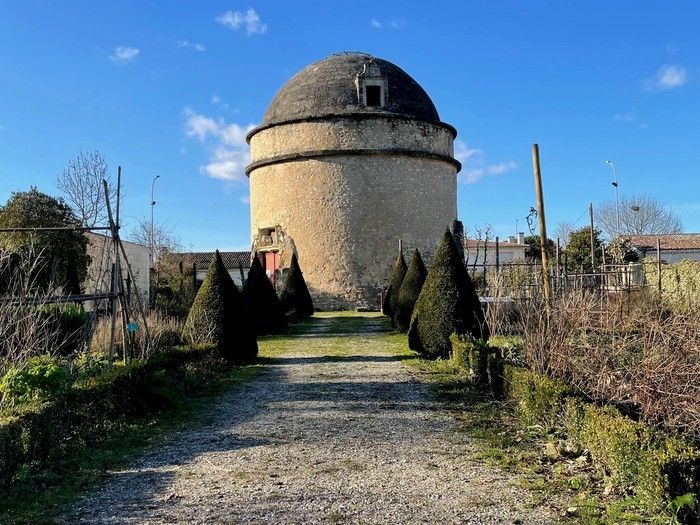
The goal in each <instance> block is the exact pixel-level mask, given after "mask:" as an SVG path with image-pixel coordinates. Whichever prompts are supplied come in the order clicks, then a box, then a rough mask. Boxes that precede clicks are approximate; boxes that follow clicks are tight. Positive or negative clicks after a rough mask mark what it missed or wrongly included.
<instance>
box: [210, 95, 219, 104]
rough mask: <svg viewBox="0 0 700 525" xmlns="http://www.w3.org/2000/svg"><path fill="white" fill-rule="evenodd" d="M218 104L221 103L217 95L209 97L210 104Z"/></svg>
mask: <svg viewBox="0 0 700 525" xmlns="http://www.w3.org/2000/svg"><path fill="white" fill-rule="evenodd" d="M219 102H221V99H220V98H219V95H217V94H216V93H214V94H213V95H212V96H211V103H212V104H218V103H219Z"/></svg>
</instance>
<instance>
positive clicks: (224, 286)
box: [183, 250, 258, 365]
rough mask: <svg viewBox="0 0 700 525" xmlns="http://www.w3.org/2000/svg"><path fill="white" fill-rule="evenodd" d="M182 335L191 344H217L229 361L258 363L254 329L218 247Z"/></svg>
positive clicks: (232, 362) (237, 363) (220, 351)
mask: <svg viewBox="0 0 700 525" xmlns="http://www.w3.org/2000/svg"><path fill="white" fill-rule="evenodd" d="M183 338H184V339H185V340H186V341H187V342H188V343H190V344H198V343H209V344H213V345H215V346H216V348H217V349H218V351H219V353H220V354H221V355H222V356H223V357H224V359H226V361H227V362H228V363H229V364H232V365H240V364H245V363H252V362H255V357H256V356H257V354H258V344H257V342H256V340H255V332H254V329H253V326H251V324H250V322H249V320H248V318H247V315H246V313H245V310H244V307H243V300H242V299H241V294H240V292H239V291H238V288H236V285H235V284H233V281H232V280H231V276H230V275H229V274H228V272H227V271H226V268H225V267H224V263H223V262H222V260H221V254H219V251H218V250H217V251H216V253H215V254H214V258H213V259H212V262H211V264H210V266H209V270H208V271H207V275H206V277H205V278H204V282H203V283H202V286H201V287H200V288H199V291H198V292H197V297H195V299H194V303H193V304H192V308H190V313H189V315H188V316H187V321H185V326H184V329H183Z"/></svg>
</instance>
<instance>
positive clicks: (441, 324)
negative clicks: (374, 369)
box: [408, 230, 489, 359]
mask: <svg viewBox="0 0 700 525" xmlns="http://www.w3.org/2000/svg"><path fill="white" fill-rule="evenodd" d="M452 332H455V333H457V335H471V336H472V337H473V338H474V339H477V340H483V341H484V343H485V342H486V341H488V338H489V328H488V325H487V323H486V320H485V319H484V311H483V310H482V308H481V303H480V302H479V296H478V295H477V294H476V290H475V289H474V285H473V283H472V281H471V279H470V278H469V274H468V273H467V269H466V268H465V266H464V263H463V262H462V260H461V258H460V256H459V252H458V251H457V246H456V245H455V242H454V239H453V238H452V234H451V233H450V231H449V230H446V231H445V235H444V236H443V240H442V243H441V244H440V247H439V248H438V250H437V252H436V253H435V257H434V258H433V263H432V266H431V267H430V271H429V272H428V275H427V277H426V279H425V283H424V284H423V289H422V290H421V292H420V295H419V296H418V300H417V301H416V305H415V307H414V309H413V316H412V317H411V323H410V326H409V330H408V345H409V347H410V348H411V349H412V350H415V351H417V352H419V353H421V354H423V355H424V356H425V357H428V358H431V359H434V358H437V357H445V358H446V357H449V355H450V352H451V344H450V334H452Z"/></svg>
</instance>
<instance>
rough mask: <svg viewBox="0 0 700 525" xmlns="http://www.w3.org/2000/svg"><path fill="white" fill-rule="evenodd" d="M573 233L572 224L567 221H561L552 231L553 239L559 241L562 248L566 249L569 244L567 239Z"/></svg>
mask: <svg viewBox="0 0 700 525" xmlns="http://www.w3.org/2000/svg"><path fill="white" fill-rule="evenodd" d="M573 231H574V225H573V224H571V223H570V222H569V221H561V222H560V223H559V224H557V227H556V228H555V229H554V238H555V239H559V241H560V242H561V244H562V246H564V247H565V248H566V245H567V244H569V238H570V237H571V234H572V232H573Z"/></svg>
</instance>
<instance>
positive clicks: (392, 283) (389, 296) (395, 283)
mask: <svg viewBox="0 0 700 525" xmlns="http://www.w3.org/2000/svg"><path fill="white" fill-rule="evenodd" d="M405 275H406V259H404V258H403V252H401V251H399V254H398V255H397V256H396V262H395V263H394V268H393V269H392V270H391V276H389V288H387V290H386V295H385V296H384V301H382V313H383V314H384V315H387V316H389V317H391V322H392V324H393V323H394V308H395V306H396V298H397V297H398V295H399V288H401V283H402V282H403V278H404V276H405Z"/></svg>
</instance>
